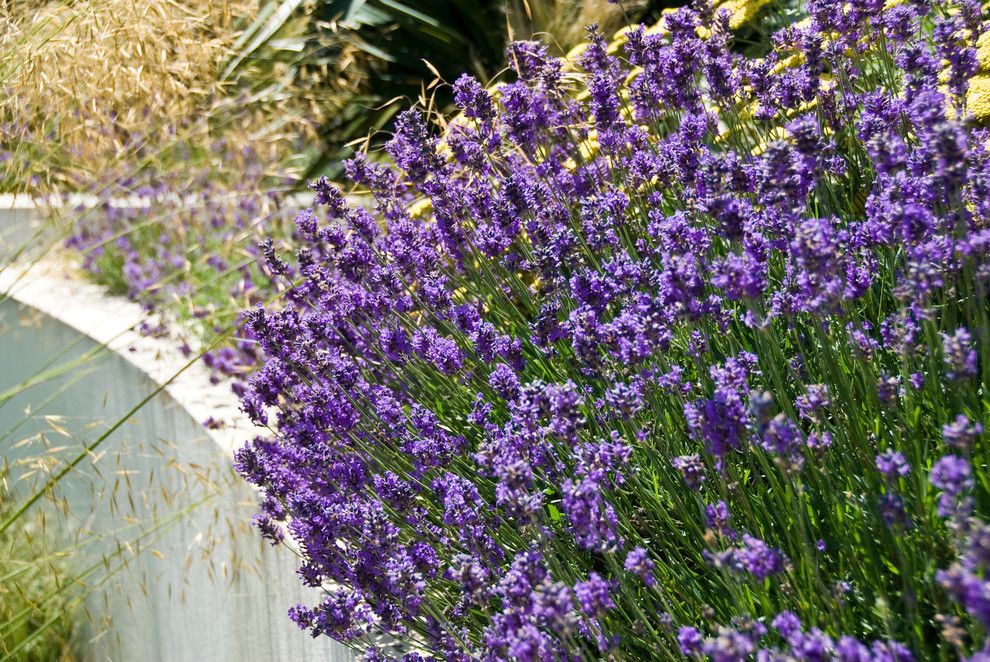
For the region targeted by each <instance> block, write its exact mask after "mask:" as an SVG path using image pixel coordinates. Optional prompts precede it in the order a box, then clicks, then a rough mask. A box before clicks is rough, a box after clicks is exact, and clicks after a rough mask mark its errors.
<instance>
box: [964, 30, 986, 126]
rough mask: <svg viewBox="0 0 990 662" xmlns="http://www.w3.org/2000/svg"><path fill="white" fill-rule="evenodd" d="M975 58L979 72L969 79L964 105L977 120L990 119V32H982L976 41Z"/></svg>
mask: <svg viewBox="0 0 990 662" xmlns="http://www.w3.org/2000/svg"><path fill="white" fill-rule="evenodd" d="M976 59H977V60H978V61H979V63H980V73H978V74H976V75H975V76H973V77H972V78H970V79H969V91H968V92H967V93H966V107H967V108H969V112H971V113H973V116H974V117H975V118H976V119H978V120H986V119H990V32H984V33H983V34H982V35H980V38H979V40H978V41H977V42H976Z"/></svg>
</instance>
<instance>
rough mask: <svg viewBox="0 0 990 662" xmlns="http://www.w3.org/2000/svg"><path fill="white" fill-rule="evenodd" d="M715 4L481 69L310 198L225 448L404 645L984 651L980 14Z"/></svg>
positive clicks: (328, 622)
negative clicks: (244, 419)
mask: <svg viewBox="0 0 990 662" xmlns="http://www.w3.org/2000/svg"><path fill="white" fill-rule="evenodd" d="M807 12H808V18H807V19H806V20H804V21H802V22H800V23H798V24H795V25H793V26H790V27H788V28H786V29H783V30H781V31H779V32H778V33H777V34H776V35H775V37H774V39H773V45H772V49H771V50H770V52H769V53H768V54H767V55H766V56H765V57H763V58H761V59H748V58H743V57H740V56H738V55H736V54H734V53H733V51H732V50H731V45H732V35H731V32H730V26H729V13H728V12H725V11H721V12H717V13H716V12H714V11H712V10H711V9H710V8H709V7H708V6H705V5H703V4H699V5H697V6H696V7H695V8H693V9H681V10H678V11H676V12H673V13H670V14H668V15H667V16H666V18H665V21H664V24H663V29H662V30H649V31H647V30H644V29H643V28H640V29H638V30H635V31H632V32H630V33H628V35H627V36H628V39H627V42H626V44H625V46H624V49H622V50H620V51H619V52H617V53H610V52H609V50H608V49H607V47H606V44H605V42H604V40H603V39H602V38H601V37H600V36H599V35H598V34H597V33H596V32H595V31H594V30H592V31H591V32H590V43H589V46H588V48H587V49H586V50H585V51H584V53H583V55H582V56H581V61H580V65H581V69H582V71H580V72H573V71H569V70H567V69H565V68H563V67H562V65H561V62H560V61H559V60H557V59H554V58H551V57H549V56H548V55H547V53H546V51H545V49H544V48H543V47H542V46H540V45H538V44H536V43H532V42H522V43H517V44H514V45H512V46H511V47H510V49H509V60H510V62H511V63H512V68H513V70H514V72H515V74H516V75H517V80H516V81H515V82H512V83H508V84H505V85H503V86H501V87H500V88H499V89H498V90H497V91H496V92H495V93H494V94H491V93H489V92H488V91H486V90H485V89H484V88H483V87H482V86H481V85H480V84H479V83H478V82H477V81H475V80H473V79H471V78H468V77H464V78H461V79H459V80H458V81H457V82H456V84H455V85H454V93H455V98H456V101H457V104H458V105H459V106H460V107H461V108H462V110H463V116H462V118H461V120H460V121H455V122H453V123H451V125H450V126H449V128H448V130H447V131H446V133H445V134H444V137H443V138H440V137H439V136H438V132H437V131H435V130H434V127H433V126H432V124H433V122H431V121H430V118H429V117H427V116H426V114H425V113H424V112H422V111H420V110H418V109H412V110H409V111H406V112H405V113H403V114H402V115H401V116H400V118H399V120H398V122H397V125H396V131H395V136H394V138H393V140H392V141H391V142H390V143H389V145H388V151H389V154H390V155H391V157H392V160H393V161H394V167H388V166H384V165H380V164H376V163H372V162H370V161H369V160H367V159H366V158H363V157H358V158H355V159H354V160H352V161H349V162H348V163H347V164H346V169H347V173H348V176H349V178H350V179H351V180H352V181H353V182H354V183H355V184H357V185H358V186H361V187H364V188H366V189H368V190H369V191H370V192H371V193H372V194H373V195H374V197H375V199H376V201H377V206H376V209H375V211H374V213H372V212H371V211H369V210H367V209H364V208H361V207H355V206H349V205H348V204H347V203H346V201H345V196H344V194H343V193H342V192H341V191H340V190H339V189H337V188H335V187H334V186H332V185H330V184H329V183H328V182H327V181H325V180H320V181H317V182H315V183H313V185H312V188H313V189H314V191H315V192H316V201H317V205H318V207H317V208H314V209H312V210H307V211H303V212H301V213H300V214H299V215H298V216H297V218H296V227H297V230H298V236H299V237H300V238H301V239H302V240H303V241H302V245H301V246H300V247H299V249H298V251H297V252H296V253H295V256H294V258H292V259H286V258H285V257H284V256H282V255H280V254H279V253H278V252H277V251H275V250H269V251H266V254H265V260H266V264H267V270H268V272H269V273H270V275H271V276H272V277H273V278H275V279H277V280H280V281H281V282H282V283H283V284H284V286H285V287H286V288H287V289H286V295H285V297H284V301H282V302H281V303H280V304H279V305H278V306H271V305H270V306H267V307H259V308H257V309H255V310H253V311H252V312H251V313H250V314H249V316H248V325H249V327H250V329H251V331H252V333H253V335H254V337H255V338H256V339H257V341H258V343H259V347H260V351H261V352H263V355H264V358H263V364H262V366H261V367H260V369H259V370H258V371H257V373H256V374H255V375H254V377H253V378H252V381H251V387H250V389H249V391H248V392H247V393H246V394H245V396H244V398H243V407H244V409H245V411H246V412H248V413H249V414H250V416H251V417H252V418H253V420H254V421H255V422H256V423H258V424H260V425H267V426H269V427H270V428H271V430H272V435H271V436H269V437H267V438H257V439H255V440H253V441H252V442H250V443H249V444H247V445H246V446H245V447H244V448H243V449H241V450H240V451H239V452H238V453H237V456H236V466H237V469H238V471H239V472H240V473H241V474H242V475H243V476H244V477H245V478H246V479H247V480H249V481H250V482H251V483H253V484H255V485H257V486H259V487H260V488H262V489H263V491H264V494H265V500H264V502H263V504H262V506H261V509H260V512H259V513H258V514H257V516H256V524H257V526H258V528H259V529H260V531H261V532H262V534H263V535H264V536H265V537H267V538H268V539H269V540H270V541H271V542H272V543H280V542H283V541H285V540H286V539H287V538H288V539H291V541H292V542H293V543H294V544H295V545H296V546H297V547H298V549H299V550H300V552H301V565H300V568H299V575H300V579H301V581H302V582H303V583H305V584H307V585H310V586H321V587H323V588H324V589H325V591H326V599H325V600H324V601H323V602H321V603H319V604H310V605H299V606H296V607H293V608H292V609H291V610H290V617H291V618H292V619H293V620H295V621H296V622H297V623H298V624H299V625H300V627H302V628H305V629H307V630H309V631H310V632H311V633H312V634H313V635H314V636H322V635H326V636H332V637H334V638H336V639H339V640H341V641H345V642H350V643H351V644H353V645H354V646H356V647H359V648H362V649H365V650H367V651H368V655H369V659H382V658H385V657H388V656H391V655H393V652H391V651H389V650H383V649H379V647H378V646H376V643H375V642H376V641H379V639H378V638H377V633H381V632H384V633H387V634H389V635H391V636H392V637H393V638H394V639H396V640H398V641H399V642H401V643H402V644H403V645H404V646H405V651H406V653H405V654H406V659H449V660H468V659H486V660H495V659H519V660H551V659H585V658H588V659H600V658H607V659H616V660H622V659H624V660H634V659H635V660H638V659H673V658H677V657H679V656H683V657H687V658H692V659H704V658H709V659H713V660H743V659H752V658H755V659H759V660H790V659H796V660H843V661H846V660H848V661H852V660H857V661H858V660H885V661H886V660H896V661H904V660H912V659H957V658H967V659H972V660H982V659H987V657H988V656H990V648H988V647H987V645H986V644H985V628H986V627H987V626H988V625H990V583H988V575H987V570H988V567H990V556H988V552H987V549H988V545H990V543H988V540H990V533H988V532H990V524H988V523H987V522H986V518H987V515H988V509H990V472H988V471H987V466H986V463H987V458H988V451H990V448H988V440H987V439H986V436H985V435H984V430H983V425H984V423H985V418H986V411H987V407H988V404H990V403H988V400H987V395H986V394H987V387H988V386H990V365H988V363H987V361H986V357H987V356H988V351H990V324H988V319H987V315H988V305H987V304H988V301H987V283H988V279H990V255H988V247H990V229H988V227H987V223H988V219H990V152H988V139H990V133H988V132H987V130H986V129H984V128H982V127H981V126H979V125H978V124H977V123H976V122H974V121H973V118H972V116H971V114H970V111H969V109H968V106H967V82H968V80H969V78H970V77H972V76H973V75H974V74H975V73H976V71H977V66H978V65H977V59H976V48H975V47H976V43H977V39H978V38H979V36H980V32H981V28H982V20H983V16H982V9H981V7H980V4H979V3H978V2H974V1H972V0H962V1H961V2H953V3H951V4H945V3H938V2H928V1H927V0H910V1H908V2H901V3H892V4H891V6H885V5H884V4H883V2H880V1H879V0H853V1H852V2H841V1H839V0H811V1H810V2H808V3H807Z"/></svg>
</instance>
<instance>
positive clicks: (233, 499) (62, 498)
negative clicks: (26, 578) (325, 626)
mask: <svg viewBox="0 0 990 662" xmlns="http://www.w3.org/2000/svg"><path fill="white" fill-rule="evenodd" d="M0 293H8V294H9V295H10V296H11V297H12V298H9V299H6V300H4V301H0V356H2V357H3V358H2V369H0V393H2V392H4V391H7V390H8V389H11V388H14V387H16V386H17V385H19V384H22V383H23V382H24V380H27V379H30V378H32V377H34V376H35V375H37V374H39V372H41V371H44V370H49V371H53V373H57V376H52V377H51V378H49V379H46V380H44V381H43V382H41V383H39V384H36V385H33V386H31V387H29V388H27V389H26V390H24V391H23V392H21V393H19V394H18V395H16V396H15V397H13V398H11V399H9V400H7V401H5V402H0V461H2V462H4V463H5V464H7V465H8V466H9V467H10V470H11V475H10V481H9V484H10V485H11V486H12V487H13V489H14V491H15V497H23V496H25V495H28V494H31V493H33V492H34V491H36V490H38V489H39V488H40V486H42V485H44V483H45V481H46V480H47V477H48V476H49V475H50V473H51V472H53V471H57V470H58V469H59V468H60V467H62V466H64V463H65V462H67V461H70V460H71V458H73V457H76V456H77V455H78V454H79V453H80V451H81V450H82V449H83V448H84V445H85V444H92V443H93V442H94V441H95V440H96V439H97V438H98V437H99V436H100V435H101V434H102V433H103V432H104V431H106V430H107V428H108V426H109V425H111V424H113V423H114V422H115V421H117V420H118V419H120V418H121V417H122V416H124V415H125V414H127V412H128V411H130V410H131V409H132V408H133V407H134V406H135V405H137V404H138V403H139V402H141V401H142V400H143V399H144V398H145V397H147V396H148V395H149V394H152V393H154V392H155V391H156V390H158V389H159V385H160V384H162V383H164V382H166V381H167V380H168V379H169V378H170V377H172V376H174V374H175V372H176V370H177V369H178V368H180V367H182V366H183V365H184V364H185V360H184V359H183V358H182V357H181V355H179V353H178V352H177V350H175V348H174V347H173V346H172V345H171V344H170V343H169V341H167V340H161V339H153V338H146V337H143V336H140V335H138V334H136V333H134V331H133V329H134V328H136V324H137V323H138V322H139V321H140V319H141V312H140V309H139V308H138V307H137V306H135V305H133V304H131V303H129V302H126V301H122V300H120V299H116V298H112V297H106V296H105V295H104V294H103V293H102V291H101V290H100V288H98V287H96V286H93V285H90V284H87V283H84V282H81V281H79V280H78V279H75V278H72V277H68V276H66V275H65V274H63V273H62V267H60V266H59V267H52V266H50V265H49V266H45V265H41V266H40V267H39V266H36V267H35V268H33V269H32V270H31V271H29V272H27V273H23V272H22V271H20V270H18V269H17V268H14V267H9V266H8V267H6V268H4V269H3V270H2V271H0ZM80 357H88V358H87V360H85V361H79V359H80ZM208 416H214V417H215V418H219V419H222V420H224V421H225V423H226V427H225V428H223V429H220V430H205V429H204V428H203V427H202V426H201V425H200V422H201V421H202V420H204V419H205V418H206V417H208ZM257 432H258V431H257V430H253V429H252V428H251V427H250V426H249V425H248V424H246V422H245V421H244V418H243V416H242V415H240V414H239V413H238V412H237V410H236V399H235V398H234V397H233V395H232V394H231V393H230V392H229V388H228V387H227V386H226V385H216V386H215V385H212V384H210V383H209V375H208V373H207V372H206V370H205V368H203V367H202V366H200V365H199V364H195V365H193V366H191V367H190V368H189V369H187V370H185V371H184V372H183V373H182V374H181V375H180V376H179V377H178V378H175V379H174V380H172V381H171V382H169V383H168V385H167V388H166V389H165V390H164V391H161V392H159V393H158V394H157V395H155V396H154V397H152V398H151V399H150V400H149V401H148V402H147V404H145V405H144V406H143V407H141V408H140V410H139V411H137V412H136V413H135V414H134V415H133V416H131V417H130V418H129V419H128V421H127V422H126V423H125V424H124V425H123V426H121V427H120V429H118V430H117V431H116V432H114V433H113V434H112V435H110V436H109V437H108V438H107V439H106V441H104V442H103V443H102V444H101V445H100V446H99V447H98V448H96V449H94V450H93V452H92V453H88V454H87V455H86V457H85V459H83V460H82V462H80V464H79V465H78V467H77V468H76V470H74V471H73V472H71V473H70V474H69V475H68V476H67V478H66V479H65V480H63V481H61V482H60V483H59V485H58V487H57V489H56V490H55V494H53V495H50V496H49V497H46V498H45V500H44V501H42V502H39V503H38V504H36V508H38V509H39V510H40V511H41V512H44V513H45V514H46V518H47V519H48V523H49V526H50V528H52V529H54V530H57V531H58V532H59V533H58V535H59V538H60V543H61V544H63V545H70V544H74V545H76V548H75V550H74V552H73V556H72V559H71V562H72V564H73V565H74V567H75V568H77V569H85V568H95V570H94V572H93V574H92V575H90V577H89V583H90V584H91V588H90V590H89V597H88V598H87V603H86V605H87V612H88V620H89V623H88V624H87V626H86V630H87V631H86V632H85V645H84V649H85V659H88V660H101V661H102V660H141V661H148V662H156V661H161V662H165V661H168V662H173V661H180V662H181V661H184V660H189V661H192V660H197V661H198V660H211V661H214V660H217V661H230V662H234V661H238V662H240V661H253V660H258V661H261V660H265V661H271V660H317V659H319V660H340V661H344V660H352V659H355V655H354V653H352V652H351V651H349V650H348V649H346V648H345V647H343V646H342V645H340V644H337V643H336V642H333V641H331V640H329V639H327V638H320V639H312V638H311V637H309V636H308V635H307V634H306V633H305V632H302V631H300V630H299V629H297V628H296V627H295V625H294V624H292V623H291V622H290V621H289V619H288V618H287V616H286V611H287V610H288V608H289V607H291V606H293V605H295V604H297V603H299V602H303V603H308V604H312V603H315V602H316V601H317V600H319V597H320V596H319V594H318V592H316V591H315V590H314V591H308V590H305V589H304V588H303V587H302V585H301V584H300V582H299V580H298V577H297V576H296V575H295V573H294V570H295V567H296V564H295V557H294V554H293V552H292V550H291V549H288V548H285V547H280V548H271V547H269V546H268V545H266V544H264V543H263V542H262V541H261V539H260V536H258V534H257V533H256V532H255V531H253V530H252V529H251V528H250V526H249V524H248V523H249V520H250V516H251V514H252V513H253V512H254V509H255V507H256V501H257V499H256V496H255V494H254V492H253V491H251V490H250V489H248V488H247V487H246V486H245V485H244V484H243V483H242V482H241V481H240V479H239V478H237V477H236V476H235V475H233V472H232V471H231V469H230V459H229V454H230V452H231V450H232V449H233V448H234V447H236V446H237V445H239V444H240V443H242V442H243V441H244V440H245V439H247V438H248V437H249V436H251V435H252V434H256V433H257ZM66 504H67V505H68V506H69V507H68V508H64V507H63V506H64V505H66ZM105 559H109V563H110V566H111V567H113V566H116V565H118V564H124V562H126V565H125V566H124V567H123V568H122V569H119V570H115V571H114V572H112V573H108V572H107V571H106V570H105V569H102V568H101V563H103V562H104V560H105ZM107 577H109V579H107Z"/></svg>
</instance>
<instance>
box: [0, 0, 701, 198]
mask: <svg viewBox="0 0 990 662" xmlns="http://www.w3.org/2000/svg"><path fill="white" fill-rule="evenodd" d="M675 4H682V3H680V2H679V0H623V2H622V3H617V4H613V3H610V2H608V0H267V1H266V0H262V1H261V2H260V3H259V2H258V0H211V1H208V2H196V1H194V0H174V1H172V2H168V3H133V2H130V0H81V1H75V2H67V1H65V0H51V1H49V2H44V3H41V4H40V5H39V4H38V3H26V2H12V1H10V0H8V1H6V2H3V3H0V83H2V84H3V85H4V89H5V91H6V94H5V95H4V97H3V98H2V99H0V163H2V168H0V173H2V178H0V189H2V190H3V191H6V192H12V191H13V192H50V191H53V190H57V191H79V190H91V189H92V188H93V187H99V186H110V185H111V183H113V184H121V183H123V184H124V185H130V186H136V184H134V183H133V182H132V181H131V179H132V177H133V175H134V174H135V173H137V172H159V173H160V172H165V171H169V170H175V169H180V170H188V166H189V164H191V163H192V164H197V163H198V164H203V165H204V166H207V167H208V169H209V171H210V173H211V175H210V176H211V178H213V179H214V180H218V181H234V180H236V179H237V177H238V173H240V172H241V171H242V170H243V168H244V162H245V161H255V162H260V163H262V164H264V168H265V170H266V172H267V173H268V174H269V175H270V183H272V184H273V185H276V186H283V185H284V181H283V176H285V175H288V176H290V177H291V178H292V180H293V181H294V182H295V183H296V184H298V183H299V182H301V181H304V180H305V179H307V178H311V177H313V176H315V175H317V174H328V175H330V176H334V175H336V174H337V173H338V172H339V161H340V159H341V158H343V157H345V156H347V155H348V154H350V153H353V151H354V147H355V146H356V145H359V144H362V143H365V142H366V139H367V138H368V137H369V136H370V138H371V142H372V143H373V144H379V143H380V142H381V141H382V140H383V139H384V137H385V136H384V131H383V130H385V129H387V128H388V126H389V122H390V120H391V119H392V117H393V116H394V114H395V113H396V112H397V110H398V109H399V108H401V107H402V106H404V105H408V104H409V103H411V102H415V101H423V102H424V103H426V104H432V105H433V106H434V107H435V108H437V109H443V108H445V107H447V106H448V104H449V103H450V92H449V86H445V85H441V84H436V83H437V82H439V81H441V80H442V81H446V82H453V80H455V79H456V78H457V76H459V75H460V74H461V73H464V72H468V73H471V74H473V75H475V76H477V77H479V78H480V79H481V80H483V81H486V82H487V81H490V80H491V79H492V78H493V77H494V76H496V75H497V74H498V73H499V72H500V71H501V70H502V69H503V67H504V63H505V46H506V43H507V42H508V41H509V40H510V39H519V38H529V37H531V36H535V37H537V38H541V39H543V40H544V41H546V42H547V43H548V44H549V45H550V46H551V47H552V48H553V49H554V50H556V51H557V52H559V53H561V54H563V53H566V52H567V51H568V50H570V49H571V48H572V47H574V46H575V45H577V44H579V43H581V42H582V41H583V40H584V39H585V32H584V27H585V26H586V25H588V24H590V23H593V22H597V23H599V24H600V26H601V27H602V29H603V30H604V31H605V32H607V33H609V32H613V31H614V30H616V29H618V28H619V27H621V26H622V25H624V24H627V23H629V22H632V21H639V20H642V21H647V22H650V21H654V20H656V19H657V18H658V17H659V15H660V12H661V10H662V9H663V8H664V7H666V6H668V5H675ZM431 83H434V84H433V85H432V87H431ZM176 166H178V168H177V167H176ZM196 177H197V178H199V177H201V175H200V174H197V176H196ZM192 184H193V182H192V181H190V185H192ZM171 186H172V187H173V188H174V186H175V184H174V183H172V184H171Z"/></svg>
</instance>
